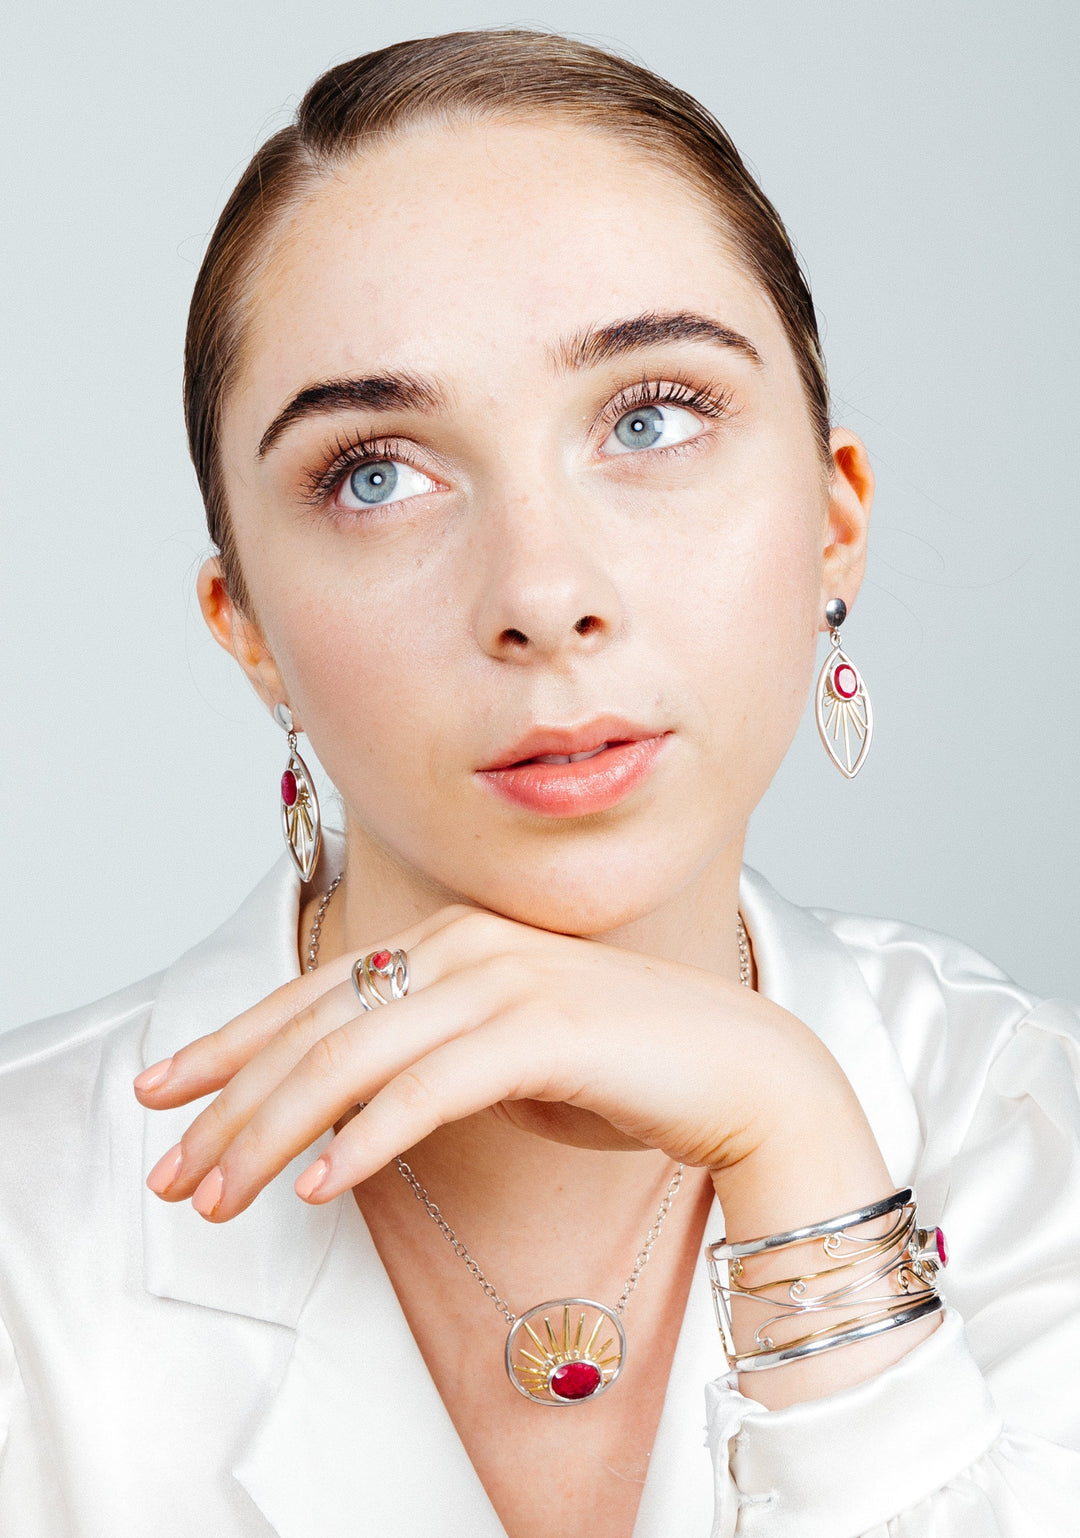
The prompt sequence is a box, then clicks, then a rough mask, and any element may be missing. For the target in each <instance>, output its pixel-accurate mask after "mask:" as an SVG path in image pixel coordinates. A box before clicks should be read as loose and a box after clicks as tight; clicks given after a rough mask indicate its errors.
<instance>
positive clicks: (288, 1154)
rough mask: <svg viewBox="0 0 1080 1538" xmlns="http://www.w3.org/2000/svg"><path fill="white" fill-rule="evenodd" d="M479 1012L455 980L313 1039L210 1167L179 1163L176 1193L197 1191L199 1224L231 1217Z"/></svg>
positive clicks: (472, 991) (480, 1004) (476, 997)
mask: <svg viewBox="0 0 1080 1538" xmlns="http://www.w3.org/2000/svg"><path fill="white" fill-rule="evenodd" d="M486 1012H487V1001H485V1000H484V998H483V997H482V989H481V988H479V987H478V984H477V979H476V977H475V975H467V974H464V973H455V974H453V975H452V976H451V977H449V978H445V979H442V980H440V981H439V982H438V983H437V984H435V985H434V986H432V987H431V988H429V989H427V990H425V991H424V992H423V993H419V994H416V995H415V996H412V995H411V996H410V997H409V998H407V999H402V1000H400V1001H397V1002H395V1003H394V1004H392V1005H389V1006H387V1007H386V1008H383V1009H375V1010H373V1011H371V1013H370V1014H366V1015H361V1016H360V1017H359V1019H354V1020H351V1021H349V1022H347V1023H346V1024H345V1025H343V1026H341V1027H340V1028H338V1029H337V1030H334V1031H331V1032H329V1033H328V1034H326V1035H324V1036H321V1037H319V1039H318V1040H317V1041H315V1042H314V1043H313V1044H312V1046H311V1047H310V1048H309V1050H308V1051H307V1052H306V1053H305V1054H304V1055H303V1056H302V1057H301V1059H300V1060H299V1061H298V1062H297V1063H296V1065H295V1066H294V1068H293V1069H292V1071H291V1072H290V1073H289V1074H288V1075H287V1076H286V1077H285V1078H284V1079H283V1080H282V1082H281V1083H280V1084H279V1085H278V1086H277V1087H276V1088H275V1089H274V1090H273V1091H272V1092H271V1093H270V1094H269V1095H268V1096H267V1098H266V1099H265V1100H264V1101H263V1102H262V1103H261V1104H260V1105H259V1106H258V1107H257V1109H256V1110H255V1111H254V1114H252V1115H251V1117H250V1118H249V1120H248V1121H247V1122H246V1124H245V1125H244V1126H243V1127H241V1129H240V1130H239V1131H238V1132H237V1134H236V1136H235V1137H234V1138H232V1140H231V1141H230V1142H229V1143H228V1144H227V1146H225V1147H224V1148H223V1149H222V1151H221V1152H220V1154H219V1155H218V1157H217V1158H216V1159H215V1160H209V1158H208V1155H207V1154H206V1153H205V1152H202V1153H201V1154H200V1162H199V1164H198V1165H197V1166H196V1164H195V1163H194V1155H193V1162H192V1163H191V1165H190V1166H189V1165H188V1163H187V1157H186V1155H185V1162H184V1170H185V1180H184V1190H185V1191H188V1190H191V1189H193V1188H194V1187H195V1186H196V1185H198V1186H199V1190H198V1191H196V1208H197V1210H198V1211H200V1212H202V1215H203V1216H204V1217H212V1218H213V1220H214V1221H215V1222H224V1221H227V1220H228V1219H229V1218H232V1217H235V1216H236V1215H237V1213H239V1212H242V1211H243V1210H244V1209H245V1208H246V1207H248V1206H249V1205H250V1204H251V1202H252V1201H253V1200H254V1199H255V1197H256V1196H257V1195H258V1193H259V1191H261V1190H262V1189H263V1187H264V1186H266V1185H267V1184H268V1183H269V1181H271V1180H272V1179H273V1178H274V1176H275V1175H278V1174H280V1172H281V1171H282V1170H283V1169H284V1168H285V1166H286V1165H287V1164H288V1163H289V1162H290V1161H291V1160H292V1159H294V1158H295V1157H296V1155H297V1154H298V1153H301V1152H302V1151H303V1150H304V1149H305V1148H309V1147H310V1146H311V1144H312V1143H313V1142H314V1141H315V1140H316V1139H317V1138H318V1137H320V1136H321V1135H322V1133H323V1132H325V1131H326V1129H327V1128H328V1127H332V1126H333V1125H334V1123H335V1122H336V1121H338V1120H339V1119H340V1118H341V1117H342V1116H343V1115H344V1114H345V1113H346V1112H347V1111H349V1110H351V1109H352V1108H353V1107H355V1106H356V1105H357V1103H358V1102H361V1101H367V1100H370V1099H371V1097H372V1096H373V1095H376V1094H377V1092H378V1091H379V1090H380V1089H381V1088H382V1086H383V1085H384V1084H385V1083H386V1082H387V1081H388V1080H392V1079H394V1078H395V1077H396V1076H397V1075H399V1074H401V1073H403V1072H407V1071H408V1069H409V1065H410V1064H414V1063H415V1062H416V1061H417V1059H420V1060H423V1059H425V1058H426V1057H427V1056H429V1055H430V1054H431V1053H432V1052H433V1051H437V1050H439V1049H440V1048H441V1047H442V1046H444V1045H445V1044H446V1042H447V1041H449V1040H452V1039H454V1038H455V1037H456V1036H458V1035H461V1034H470V1033H472V1032H473V1031H474V1030H475V1028H476V1026H477V1022H478V1020H480V1021H482V1020H483V1018H484V1016H485V1014H486ZM238 1077H242V1075H238ZM223 1093H227V1092H223ZM219 1098H220V1097H219ZM185 1136H186V1135H185ZM184 1146H185V1145H184V1144H183V1143H182V1144H181V1147H182V1148H183V1147H184ZM211 1172H213V1173H214V1174H215V1179H214V1181H212V1182H210V1185H212V1186H213V1198H212V1200H210V1201H206V1200H204V1199H203V1198H204V1197H205V1195H206V1193H205V1192H203V1193H202V1196H200V1194H199V1193H200V1191H201V1190H202V1187H201V1185H200V1184H199V1183H200V1182H201V1181H202V1180H203V1179H204V1177H207V1176H208V1175H209V1174H210V1173H211ZM218 1176H220V1179H219V1178H217V1177H218ZM208 1189H209V1186H208ZM181 1194H182V1193H181V1191H180V1190H179V1189H177V1187H176V1186H173V1187H171V1188H170V1190H169V1195H170V1198H172V1197H174V1196H177V1197H178V1196H179V1195H181Z"/></svg>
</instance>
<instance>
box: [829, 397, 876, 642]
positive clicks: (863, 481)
mask: <svg viewBox="0 0 1080 1538" xmlns="http://www.w3.org/2000/svg"><path fill="white" fill-rule="evenodd" d="M829 446H830V449H831V451H832V479H831V481H830V483H829V503H828V518H827V522H826V526H825V545H824V548H823V550H822V565H821V604H820V608H819V612H820V614H821V616H822V618H821V623H820V626H819V629H821V630H827V629H828V626H827V625H826V623H825V605H826V604H827V603H828V601H829V599H830V598H842V599H843V600H844V602H845V604H847V608H848V613H849V614H850V613H851V610H852V608H853V606H854V603H855V597H856V594H857V593H858V591H859V588H860V586H861V584H862V579H863V573H864V572H865V570H866V539H867V533H868V530H869V526H870V507H871V505H872V503H873V500H874V472H873V470H872V469H871V467H870V456H869V455H868V454H867V452H866V445H865V444H864V443H863V441H862V439H861V438H860V437H858V436H857V435H856V434H855V433H853V432H850V431H849V430H848V429H847V428H846V427H835V428H833V430H832V432H831V433H830V434H829Z"/></svg>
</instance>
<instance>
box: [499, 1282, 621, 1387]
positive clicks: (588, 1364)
mask: <svg viewBox="0 0 1080 1538" xmlns="http://www.w3.org/2000/svg"><path fill="white" fill-rule="evenodd" d="M625 1357H626V1332H625V1331H624V1329H623V1326H622V1320H621V1319H620V1318H619V1316H618V1314H617V1313H616V1312H615V1310H614V1309H612V1308H608V1307H607V1305H606V1304H604V1303H594V1302H593V1301H592V1299H591V1298H555V1299H554V1300H553V1301H552V1302H550V1303H538V1304H537V1305H536V1307H535V1308H530V1309H526V1311H525V1313H523V1314H520V1315H519V1316H518V1317H517V1318H516V1319H515V1320H514V1322H513V1324H512V1325H511V1326H510V1333H509V1335H508V1336H507V1337H506V1373H507V1376H508V1377H509V1379H510V1382H511V1383H512V1384H513V1385H514V1387H515V1388H516V1389H517V1391H518V1393H519V1394H524V1396H525V1398H526V1399H531V1400H532V1401H533V1403H534V1404H549V1405H570V1404H581V1403H583V1401H584V1400H586V1399H595V1398H596V1397H597V1395H598V1394H604V1393H606V1392H607V1390H608V1389H609V1388H610V1387H611V1385H612V1384H613V1383H614V1382H615V1379H616V1378H617V1377H618V1376H619V1373H620V1372H621V1371H622V1365H623V1361H624V1359H625Z"/></svg>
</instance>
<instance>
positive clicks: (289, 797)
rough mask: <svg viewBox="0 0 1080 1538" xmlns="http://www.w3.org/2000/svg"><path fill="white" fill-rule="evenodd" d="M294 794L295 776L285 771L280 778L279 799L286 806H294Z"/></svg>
mask: <svg viewBox="0 0 1080 1538" xmlns="http://www.w3.org/2000/svg"><path fill="white" fill-rule="evenodd" d="M296 794H297V792H296V775H295V774H293V772H292V770H291V769H286V771H285V773H284V774H283V775H282V776H281V799H282V801H284V803H285V805H286V806H294V805H295V804H296Z"/></svg>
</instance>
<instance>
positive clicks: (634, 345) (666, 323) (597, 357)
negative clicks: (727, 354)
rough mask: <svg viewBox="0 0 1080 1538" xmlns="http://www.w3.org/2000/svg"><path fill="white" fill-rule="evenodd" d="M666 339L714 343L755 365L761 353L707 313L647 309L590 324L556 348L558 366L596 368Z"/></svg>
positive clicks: (745, 338) (658, 344)
mask: <svg viewBox="0 0 1080 1538" xmlns="http://www.w3.org/2000/svg"><path fill="white" fill-rule="evenodd" d="M665 342H714V343H719V345H720V346H721V347H729V348H731V349H732V350H733V351H734V352H738V353H741V354H742V355H743V357H744V358H748V359H749V361H750V362H751V363H753V364H754V365H755V366H756V367H758V368H760V367H761V354H760V353H759V352H758V350H757V348H756V347H755V346H754V344H753V342H751V341H750V339H749V338H748V337H745V336H743V335H742V334H741V333H740V332H738V331H733V330H732V329H731V327H730V326H722V325H721V324H720V322H719V321H715V320H710V319H709V317H708V316H707V315H698V314H695V313H694V311H692V310H676V311H673V312H670V313H657V312H655V311H648V312H646V314H644V315H635V316H633V317H632V318H631V319H630V320H617V321H614V322H613V323H612V324H611V325H608V326H597V327H591V328H590V329H589V330H588V331H583V332H581V333H580V334H579V335H577V336H575V337H571V338H570V340H569V341H567V342H563V343H562V344H561V345H560V346H559V347H557V348H556V349H555V353H554V357H555V363H556V366H557V367H558V368H560V369H565V370H577V369H586V368H595V367H596V365H597V364H599V363H607V362H609V361H610V360H611V359H612V358H619V357H622V356H623V355H624V354H625V353H628V352H635V351H636V350H637V349H638V348H640V347H659V346H661V345H662V344H663V343H665Z"/></svg>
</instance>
